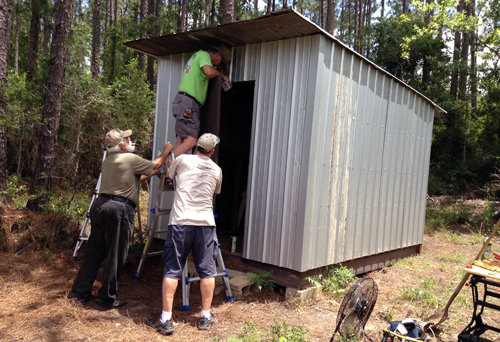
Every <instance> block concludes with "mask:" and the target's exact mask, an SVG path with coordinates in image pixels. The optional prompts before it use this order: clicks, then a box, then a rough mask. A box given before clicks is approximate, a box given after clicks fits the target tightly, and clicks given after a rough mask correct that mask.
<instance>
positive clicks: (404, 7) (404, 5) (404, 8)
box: [403, 0, 408, 14]
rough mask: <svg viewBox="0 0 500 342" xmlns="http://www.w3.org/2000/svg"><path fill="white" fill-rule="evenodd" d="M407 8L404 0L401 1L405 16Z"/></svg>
mask: <svg viewBox="0 0 500 342" xmlns="http://www.w3.org/2000/svg"><path fill="white" fill-rule="evenodd" d="M407 7H408V5H407V2H406V0H403V14H406V9H407Z"/></svg>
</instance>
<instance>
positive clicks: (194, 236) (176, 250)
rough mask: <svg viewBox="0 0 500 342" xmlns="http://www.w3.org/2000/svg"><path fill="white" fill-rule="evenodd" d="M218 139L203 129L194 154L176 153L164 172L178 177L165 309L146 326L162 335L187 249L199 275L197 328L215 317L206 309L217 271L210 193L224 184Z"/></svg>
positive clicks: (166, 254)
mask: <svg viewBox="0 0 500 342" xmlns="http://www.w3.org/2000/svg"><path fill="white" fill-rule="evenodd" d="M219 141H220V139H219V138H218V137H217V136H215V135H213V134H211V133H205V134H203V135H202V136H201V137H200V138H199V139H198V149H197V153H196V154H195V155H186V154H183V155H180V156H179V157H178V158H177V159H176V160H175V161H174V163H173V164H172V165H171V166H170V167H169V169H168V174H167V175H168V176H169V177H170V178H172V179H173V178H174V177H176V176H177V188H176V192H175V197H174V203H173V206H172V211H171V214H170V221H169V225H168V234H167V240H166V241H165V248H164V250H163V262H164V264H165V267H164V274H163V285H162V300H163V311H162V314H161V316H160V317H158V318H155V319H149V320H147V321H146V325H148V326H149V327H151V328H153V329H155V330H156V331H158V332H159V333H161V334H164V335H170V334H173V332H174V325H173V323H172V304H173V301H174V295H175V291H176V289H177V284H178V280H179V279H181V276H182V269H183V268H184V266H185V264H186V259H187V257H188V255H189V253H190V252H191V251H192V252H193V261H194V265H195V266H196V270H197V271H198V274H199V276H200V278H201V279H200V290H201V307H202V311H201V316H200V322H199V324H198V329H201V330H206V329H209V328H210V326H212V325H213V324H214V323H215V322H217V317H216V316H215V315H214V314H213V313H211V312H210V306H211V304H212V297H213V293H214V288H215V278H214V276H215V275H216V274H217V267H216V257H217V254H218V248H219V247H218V242H217V236H216V234H215V220H214V213H213V198H214V194H219V193H220V190H221V185H222V170H221V168H220V167H219V166H218V165H217V164H215V163H214V162H213V161H212V160H211V159H210V157H211V156H212V154H213V153H214V151H215V147H216V146H217V144H218V143H219Z"/></svg>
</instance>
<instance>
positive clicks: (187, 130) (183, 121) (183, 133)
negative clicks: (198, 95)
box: [172, 94, 200, 139]
mask: <svg viewBox="0 0 500 342" xmlns="http://www.w3.org/2000/svg"><path fill="white" fill-rule="evenodd" d="M172 113H173V114H174V118H175V135H176V136H177V137H181V138H183V139H186V138H187V137H195V138H198V136H199V135H200V105H199V104H198V102H196V101H195V100H194V99H193V98H191V97H189V96H187V95H182V94H177V96H175V98H174V102H172Z"/></svg>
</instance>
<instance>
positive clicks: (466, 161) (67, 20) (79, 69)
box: [0, 0, 500, 215]
mask: <svg viewBox="0 0 500 342" xmlns="http://www.w3.org/2000/svg"><path fill="white" fill-rule="evenodd" d="M287 8H293V9H295V10H296V11H298V12H300V13H302V14H303V15H304V16H306V17H308V18H309V19H310V20H311V21H313V22H314V23H316V24H317V25H319V26H321V27H322V28H324V29H325V30H326V31H328V32H329V33H331V34H333V35H334V36H335V37H336V38H337V39H339V40H340V41H342V42H343V43H345V44H346V45H348V46H350V47H351V48H353V49H354V50H356V51H357V52H359V53H360V54H362V55H363V56H365V57H366V58H368V59H370V60H372V61H373V62H375V63H376V64H378V65H379V66H380V67H382V68H383V69H385V70H386V71H388V72H390V73H391V74H393V75H395V76H396V77H397V78H399V79H401V80H403V81H404V82H405V83H407V84H409V85H410V86H411V87H413V88H415V89H416V90H417V91H419V92H421V93H422V94H424V95H425V96H426V97H428V98H429V99H431V100H432V101H434V102H435V103H437V104H438V105H439V106H440V107H442V108H443V109H445V110H446V111H447V113H446V114H442V115H441V118H440V119H435V122H434V135H433V141H432V153H431V166H430V177H429V188H428V193H429V195H431V196H438V195H455V196H456V195H464V194H468V195H473V196H477V197H482V198H486V199H488V200H496V198H497V195H498V194H499V193H498V190H499V189H500V184H499V181H500V172H499V171H498V169H499V167H500V160H499V157H500V81H499V80H500V71H499V69H498V67H497V65H498V64H499V62H500V2H498V1H497V0H427V1H424V2H422V1H414V2H412V3H410V2H409V1H408V0H326V1H325V0H293V2H290V3H289V2H287V0H282V1H280V0H268V1H267V3H264V2H262V1H259V0H253V1H249V0H205V1H202V0H178V1H174V0H102V1H101V0H89V1H85V0H76V1H72V0H58V1H53V0H0V90H1V91H0V191H1V193H2V194H3V200H4V201H7V202H10V204H13V205H14V206H17V207H19V206H23V205H26V206H27V207H28V208H29V209H32V210H35V211H52V210H59V209H61V208H63V209H65V210H70V209H71V208H73V209H71V210H70V211H72V212H73V213H75V214H77V215H83V213H84V210H85V209H86V205H88V199H89V191H91V190H92V189H93V187H94V186H95V183H96V180H97V177H98V175H99V172H100V163H101V160H102V153H103V150H102V144H103V138H104V135H105V133H106V132H107V131H108V130H109V129H112V128H114V127H120V128H123V129H125V128H126V129H129V128H130V129H132V130H133V131H134V134H135V138H137V139H138V140H140V141H142V142H143V144H142V145H141V149H142V151H141V152H142V153H141V154H142V155H143V156H144V157H145V158H151V153H152V151H151V149H152V134H153V125H154V113H155V96H156V94H155V87H156V78H155V77H156V61H155V58H152V57H148V56H145V55H143V54H139V53H137V52H135V51H132V50H129V49H126V48H124V47H123V46H122V43H123V42H125V41H129V40H134V39H139V38H145V37H150V36H158V35H165V34H171V33H174V32H183V31H187V30H191V29H197V28H202V27H207V26H213V25H217V24H221V23H228V22H233V21H238V20H244V19H249V18H252V17H256V16H260V15H263V14H265V13H269V12H272V11H278V10H282V9H287ZM13 202H16V203H13ZM79 202H80V203H79ZM26 203H27V204H26Z"/></svg>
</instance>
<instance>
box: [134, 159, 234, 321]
mask: <svg viewBox="0 0 500 342" xmlns="http://www.w3.org/2000/svg"><path fill="white" fill-rule="evenodd" d="M169 159H170V160H174V157H173V154H172V153H171V154H170V155H169ZM166 174H167V167H166V166H165V165H163V166H162V167H161V169H160V187H159V191H158V196H157V199H156V205H155V206H154V207H153V208H151V209H150V211H151V212H152V213H153V214H154V217H153V225H152V226H151V229H150V230H149V231H148V235H147V239H146V244H145V245H144V250H143V252H142V254H141V259H140V261H139V266H138V267H137V272H136V273H135V275H134V277H135V279H140V278H141V277H142V271H143V269H144V263H145V261H146V259H147V258H148V257H150V256H154V255H162V254H163V250H162V251H156V252H150V248H151V243H152V241H153V238H154V236H155V235H159V234H165V233H166V231H165V230H161V231H157V228H158V224H159V220H160V217H161V216H164V215H170V212H171V208H170V209H160V205H161V202H162V198H163V192H165V191H172V189H164V187H165V179H166ZM172 181H173V189H174V190H175V187H176V182H175V179H173V180H172ZM217 241H218V239H217ZM217 244H218V248H219V251H218V254H217V274H216V275H215V277H222V279H223V284H224V291H225V294H226V299H227V300H228V301H231V300H233V299H234V297H233V294H232V291H231V286H230V284H229V273H228V272H227V270H226V266H225V265H224V260H223V259H222V253H221V251H220V243H219V242H217ZM188 260H189V257H188V258H187V259H186V264H185V265H184V268H183V270H182V279H181V283H182V310H183V311H187V310H189V290H190V287H191V283H192V282H194V281H199V280H200V277H191V278H190V277H189V273H188Z"/></svg>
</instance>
